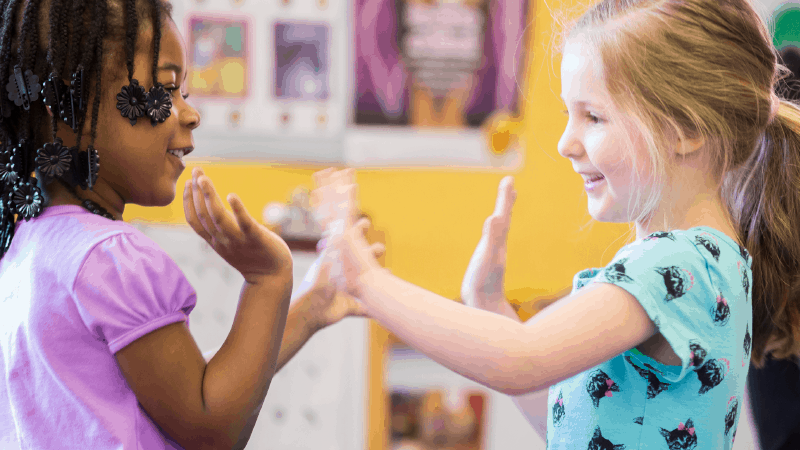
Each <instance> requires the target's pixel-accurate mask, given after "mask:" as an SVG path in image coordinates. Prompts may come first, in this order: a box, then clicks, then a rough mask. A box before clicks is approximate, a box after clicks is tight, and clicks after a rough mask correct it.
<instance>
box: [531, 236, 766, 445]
mask: <svg viewBox="0 0 800 450" xmlns="http://www.w3.org/2000/svg"><path fill="white" fill-rule="evenodd" d="M751 263H752V261H751V258H750V255H749V254H748V253H747V250H745V249H744V248H743V247H741V246H740V245H738V244H737V243H736V242H735V241H734V240H732V239H731V238H730V237H728V236H726V235H725V234H723V233H721V232H719V231H717V230H715V229H713V228H709V227H696V228H691V229H689V230H686V231H683V230H675V231H671V232H658V233H653V234H651V235H650V236H648V237H646V238H644V239H641V240H638V241H636V242H634V243H632V244H629V245H627V246H625V247H623V248H622V249H621V250H620V251H619V252H618V253H617V254H616V255H615V256H614V259H613V261H612V262H611V263H610V264H609V265H607V266H606V267H604V268H601V269H587V270H584V271H581V272H579V273H578V274H576V275H575V278H574V281H573V292H575V291H577V290H579V289H582V288H583V287H585V286H587V285H589V284H591V283H611V284H614V285H617V286H619V287H621V288H623V289H625V290H626V291H628V292H630V293H631V295H633V296H634V297H636V299H637V300H638V301H639V303H640V304H641V305H642V307H643V308H644V309H645V311H647V314H648V315H649V316H650V319H651V320H652V321H653V322H654V323H655V325H656V327H658V329H659V331H660V333H661V334H662V335H663V336H664V338H665V339H666V340H667V342H669V344H670V346H671V347H672V349H673V351H674V352H675V354H676V355H677V356H678V357H679V358H680V359H681V362H682V364H681V365H680V366H667V365H664V364H660V363H659V362H657V361H655V360H654V359H652V358H650V357H648V356H646V355H644V354H642V353H641V352H639V351H638V350H636V349H635V348H633V349H631V350H628V351H626V352H624V353H622V354H620V355H618V356H616V357H614V358H612V359H610V360H608V361H606V362H604V363H602V364H600V365H598V366H596V367H593V368H591V369H589V370H587V371H585V372H583V373H580V374H578V375H576V376H574V377H572V378H569V379H567V380H564V381H562V382H560V383H558V384H556V385H553V386H552V387H551V388H550V393H549V398H548V402H549V412H548V418H547V443H548V449H552V450H557V449H558V450H560V449H570V450H573V449H580V450H584V449H588V450H622V449H628V450H632V449H659V450H661V449H664V450H691V449H715V450H716V449H730V448H731V447H732V444H733V440H734V436H735V435H736V426H737V423H738V420H739V415H740V409H741V405H742V403H743V395H744V387H745V379H746V377H747V369H748V367H749V365H750V349H751V334H750V333H751V330H752V328H753V313H752V295H751V289H750V287H751V280H752V271H751Z"/></svg>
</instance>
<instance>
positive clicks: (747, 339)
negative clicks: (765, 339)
mask: <svg viewBox="0 0 800 450" xmlns="http://www.w3.org/2000/svg"><path fill="white" fill-rule="evenodd" d="M752 349H753V339H752V337H751V336H750V325H748V326H747V328H745V330H744V357H743V358H742V367H744V366H745V361H747V358H749V357H750V350H752Z"/></svg>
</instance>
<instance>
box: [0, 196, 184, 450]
mask: <svg viewBox="0 0 800 450" xmlns="http://www.w3.org/2000/svg"><path fill="white" fill-rule="evenodd" d="M195 301H196V295H195V292H194V289H193V288H192V286H191V285H190V284H189V281H188V280H186V278H185V277H184V275H183V273H182V272H181V270H180V269H179V268H178V266H177V265H176V264H175V262H174V261H173V260H172V259H171V258H170V257H169V256H168V255H167V254H166V253H165V252H164V251H163V250H162V249H161V248H159V247H158V245H156V243H155V242H153V241H152V240H151V239H150V238H148V237H146V236H145V235H144V234H142V233H141V232H140V231H138V230H137V229H135V228H134V227H132V226H131V225H129V224H126V223H124V222H119V221H111V220H108V219H104V218H102V217H100V216H97V215H94V214H92V213H90V212H88V211H86V210H85V209H83V208H81V207H80V206H53V207H49V208H46V209H45V210H44V212H43V214H42V215H41V216H39V217H38V218H35V219H31V220H30V221H28V222H24V221H23V222H19V223H17V228H16V233H15V235H14V240H13V241H12V243H11V248H10V249H9V251H8V252H7V253H6V255H5V256H4V257H3V258H2V259H0V448H1V449H4V450H5V449H12V450H13V449H18V448H22V449H48V450H56V449H70V450H74V449H79V448H80V449H93V450H105V449H124V450H129V449H130V450H139V449H142V450H145V449H146V450H152V449H157V450H160V449H179V448H180V446H179V445H177V444H175V443H174V442H172V441H171V440H170V439H169V438H167V437H165V436H164V434H163V433H162V432H161V431H160V429H159V428H158V426H156V425H155V424H154V423H153V421H152V420H151V419H150V417H149V416H148V415H147V413H145V411H144V410H143V409H142V407H141V406H140V405H139V403H138V402H137V400H136V396H135V395H134V393H133V391H132V390H131V388H130V387H129V386H128V383H127V382H126V381H125V378H124V377H123V375H122V372H121V371H120V368H119V366H118V365H117V361H116V359H115V357H114V353H116V352H118V351H119V350H121V349H122V348H124V347H125V346H126V345H128V344H130V343H131V342H133V341H135V340H136V339H139V338H140V337H142V336H144V335H145V334H147V333H150V332H152V331H154V330H156V329H158V328H160V327H163V326H165V325H169V324H171V323H175V322H182V321H186V322H187V323H188V315H189V313H190V312H191V310H192V308H194V305H195Z"/></svg>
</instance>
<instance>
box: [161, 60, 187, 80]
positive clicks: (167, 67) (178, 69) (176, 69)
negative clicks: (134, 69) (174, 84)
mask: <svg viewBox="0 0 800 450" xmlns="http://www.w3.org/2000/svg"><path fill="white" fill-rule="evenodd" d="M158 70H160V71H161V70H165V71H171V72H175V73H176V74H178V73H181V72H183V67H181V66H179V65H177V64H175V63H164V64H163V65H162V66H161V67H159V68H158ZM187 74H188V72H183V80H184V81H185V80H186V75H187Z"/></svg>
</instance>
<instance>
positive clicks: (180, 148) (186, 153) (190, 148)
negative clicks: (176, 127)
mask: <svg viewBox="0 0 800 450" xmlns="http://www.w3.org/2000/svg"><path fill="white" fill-rule="evenodd" d="M177 150H183V156H186V155H188V154H189V153H192V152H193V151H194V147H179V148H169V149H167V152H174V151H177Z"/></svg>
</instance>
